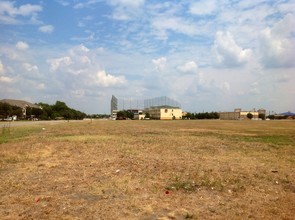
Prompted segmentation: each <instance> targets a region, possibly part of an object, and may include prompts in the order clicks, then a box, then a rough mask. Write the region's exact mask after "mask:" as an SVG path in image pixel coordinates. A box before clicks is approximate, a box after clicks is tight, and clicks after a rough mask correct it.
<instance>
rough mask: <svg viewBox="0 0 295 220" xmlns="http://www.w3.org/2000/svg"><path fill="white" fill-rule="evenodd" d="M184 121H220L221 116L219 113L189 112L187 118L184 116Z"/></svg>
mask: <svg viewBox="0 0 295 220" xmlns="http://www.w3.org/2000/svg"><path fill="white" fill-rule="evenodd" d="M183 119H219V114H218V112H199V113H191V112H187V114H186V116H184V117H183Z"/></svg>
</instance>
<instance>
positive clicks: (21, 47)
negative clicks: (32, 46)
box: [15, 41, 29, 50]
mask: <svg viewBox="0 0 295 220" xmlns="http://www.w3.org/2000/svg"><path fill="white" fill-rule="evenodd" d="M15 47H16V48H17V49H19V50H27V49H28V48H29V45H28V44H27V43H26V42H23V41H19V42H17V43H16V45H15Z"/></svg>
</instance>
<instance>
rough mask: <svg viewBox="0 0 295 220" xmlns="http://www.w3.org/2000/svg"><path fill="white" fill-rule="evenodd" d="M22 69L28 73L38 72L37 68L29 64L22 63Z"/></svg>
mask: <svg viewBox="0 0 295 220" xmlns="http://www.w3.org/2000/svg"><path fill="white" fill-rule="evenodd" d="M23 68H24V69H25V70H26V71H28V72H38V70H39V69H38V66H36V65H32V64H30V63H23Z"/></svg>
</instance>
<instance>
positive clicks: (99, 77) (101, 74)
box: [95, 70, 126, 87]
mask: <svg viewBox="0 0 295 220" xmlns="http://www.w3.org/2000/svg"><path fill="white" fill-rule="evenodd" d="M95 83H96V84H97V85H99V86H102V87H109V86H116V85H120V84H124V83H126V79H125V77H124V76H113V75H111V74H108V73H106V72H105V70H101V71H98V72H97V74H96V76H95Z"/></svg>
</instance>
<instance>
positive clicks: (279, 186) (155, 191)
mask: <svg viewBox="0 0 295 220" xmlns="http://www.w3.org/2000/svg"><path fill="white" fill-rule="evenodd" d="M0 125H1V124H0ZM43 128H44V129H43ZM1 129H2V130H1V133H0V135H1V136H0V216H1V219H142V220H152V219H290V220H291V219H294V216H295V121H93V122H90V121H82V122H75V123H74V122H63V123H59V124H52V125H50V124H48V125H42V124H38V125H34V126H29V125H26V126H22V127H12V128H10V129H9V128H3V127H1Z"/></svg>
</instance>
